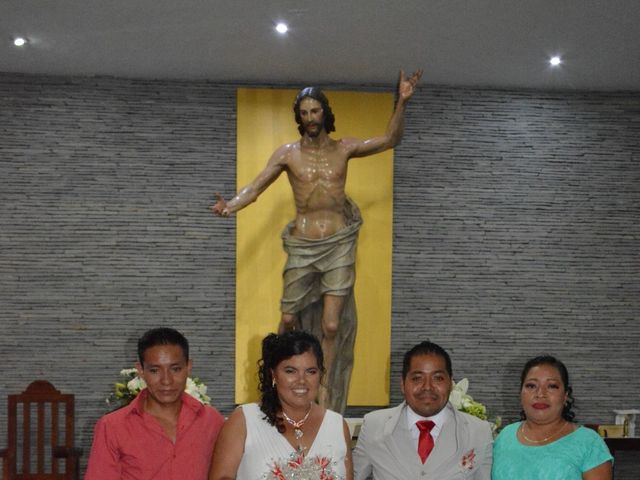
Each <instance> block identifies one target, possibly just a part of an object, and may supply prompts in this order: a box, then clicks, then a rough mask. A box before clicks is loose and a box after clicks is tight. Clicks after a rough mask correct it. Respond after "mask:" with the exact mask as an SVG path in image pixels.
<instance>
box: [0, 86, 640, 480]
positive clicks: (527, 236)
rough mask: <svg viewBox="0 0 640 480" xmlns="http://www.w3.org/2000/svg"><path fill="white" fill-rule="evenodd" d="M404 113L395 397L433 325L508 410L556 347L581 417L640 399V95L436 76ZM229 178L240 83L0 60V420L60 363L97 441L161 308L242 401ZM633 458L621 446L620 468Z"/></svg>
mask: <svg viewBox="0 0 640 480" xmlns="http://www.w3.org/2000/svg"><path fill="white" fill-rule="evenodd" d="M351 88H363V89H371V88H366V87H351ZM407 117H408V118H407V127H406V132H405V139H404V142H403V143H402V145H400V146H399V147H398V148H397V149H396V153H395V181H394V185H395V186H394V189H395V198H394V218H395V223H394V258H393V262H394V268H393V272H394V273H393V275H394V278H393V282H394V283H393V285H394V292H393V320H392V358H391V364H392V370H391V375H392V403H397V402H399V401H400V399H401V398H400V392H399V390H398V388H397V386H396V385H397V379H398V378H399V375H400V373H399V372H400V368H401V360H402V354H403V352H404V351H405V350H406V349H407V348H408V347H410V346H411V345H413V344H414V343H415V342H416V340H417V339H422V338H427V337H428V338H431V339H432V340H434V341H436V342H438V343H440V344H442V345H443V346H444V347H445V348H447V349H448V350H449V351H450V353H451V354H452V357H453V361H454V373H455V376H456V378H462V377H468V378H469V379H470V382H471V393H472V394H473V395H474V397H475V398H476V399H478V400H480V401H482V402H484V403H485V404H487V406H488V408H489V410H490V412H491V413H494V414H501V415H502V416H503V417H505V418H507V419H509V420H512V419H514V418H516V417H517V413H518V410H519V408H518V375H519V370H520V368H521V366H522V365H523V363H524V362H525V361H526V359H528V358H529V357H531V356H533V355H536V354H539V353H542V352H549V353H553V354H556V355H557V356H558V357H560V358H561V359H563V360H564V361H565V362H566V363H567V365H568V367H569V370H570V373H571V374H572V380H573V384H574V391H575V396H576V398H577V407H578V409H577V412H578V418H579V419H580V420H581V421H583V422H587V423H590V422H609V421H611V420H612V418H613V414H612V413H611V410H612V409H614V408H638V407H640V404H638V392H639V391H640V375H639V374H638V366H639V360H640V349H638V343H639V340H640V327H639V326H638V322H637V320H638V314H639V312H640V281H639V278H638V275H639V271H640V255H639V254H638V240H639V237H640V222H639V220H640V218H639V217H640V165H639V160H640V140H638V139H639V138H640V94H638V93H580V92H578V93H575V92H552V93H550V92H539V91H520V90H512V91H511V90H486V89H454V88H447V87H432V86H428V87H423V88H422V89H421V90H420V92H419V93H418V94H417V96H416V98H415V99H414V101H413V102H412V104H411V106H410V108H409V111H408V114H407ZM337 120H338V122H339V119H337ZM372 133H376V132H372ZM292 136H295V129H294V128H293V127H292ZM265 161H266V159H265ZM355 161H358V160H355ZM233 185H235V86H234V85H218V84H212V83H207V82H170V81H143V80H126V79H109V78H98V79H94V78H64V77H44V76H23V75H14V74H0V333H1V335H0V364H2V365H3V367H4V368H3V373H4V375H2V379H0V425H2V429H1V430H2V431H4V430H5V427H4V426H5V425H6V396H7V394H9V393H13V392H19V391H22V390H23V389H24V388H25V387H26V385H27V384H28V383H29V382H30V381H32V380H33V379H36V378H46V379H48V380H50V381H51V382H52V383H54V385H56V386H57V387H58V388H59V389H61V390H63V391H65V392H72V393H74V394H75V395H76V401H77V407H76V412H77V417H78V421H77V427H76V434H77V443H78V444H79V445H80V446H82V447H84V448H85V452H87V453H88V450H89V446H90V443H91V437H92V429H93V424H94V423H95V420H96V419H97V418H98V417H99V416H100V415H102V414H103V413H105V411H106V405H105V404H104V397H106V395H107V394H108V393H109V391H110V386H111V385H112V383H113V381H115V379H116V376H117V373H118V371H119V370H120V369H121V368H124V367H127V366H129V365H131V364H132V363H133V361H134V360H135V358H134V350H135V341H136V339H137V337H138V336H139V335H140V334H141V333H142V332H143V331H144V330H146V329H147V328H150V327H152V326H158V325H166V326H174V327H176V328H178V329H180V330H181V331H183V332H184V333H185V335H186V336H187V337H188V338H189V340H190V342H191V344H192V351H193V359H194V365H195V367H194V368H195V373H196V374H197V375H198V376H200V377H201V378H202V379H203V380H204V381H205V382H206V383H207V384H208V385H209V386H210V390H211V394H212V397H213V400H214V403H215V404H216V405H217V406H218V407H219V409H220V410H221V411H222V412H223V413H225V414H228V413H229V412H230V411H231V409H232V408H233V406H234V405H233V381H234V377H233V375H234V372H233V351H234V332H233V328H234V327H233V324H234V278H235V274H234V268H235V267H234V265H235V251H234V245H235V224H234V221H233V220H229V221H224V220H220V219H213V218H211V216H210V214H209V212H208V211H207V206H208V205H209V204H210V203H211V200H212V199H213V192H215V191H221V192H227V193H229V192H230V191H231V190H232V187H233ZM364 228H366V219H365V227H364ZM361 334H365V335H366V332H361ZM368 410H369V409H366V408H360V407H359V408H351V409H350V410H349V411H348V414H349V415H360V414H362V413H364V412H365V411H368ZM639 428H640V426H639ZM1 435H4V433H2V432H0V446H4V444H5V443H4V442H5V440H4V438H3V437H1ZM85 461H86V458H85ZM637 467H638V464H637V461H636V464H635V465H634V464H633V461H632V460H631V457H630V456H625V457H621V462H620V465H619V469H618V472H617V473H618V474H619V475H618V476H617V478H625V475H629V476H628V478H634V477H632V473H631V472H633V471H634V469H635V468H637Z"/></svg>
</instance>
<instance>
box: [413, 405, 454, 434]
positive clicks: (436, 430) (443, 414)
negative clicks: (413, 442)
mask: <svg viewBox="0 0 640 480" xmlns="http://www.w3.org/2000/svg"><path fill="white" fill-rule="evenodd" d="M447 407H448V404H447V405H445V406H444V408H443V409H442V410H440V411H439V412H438V413H436V414H435V415H433V416H431V417H423V416H422V415H418V414H417V413H416V412H414V411H413V409H412V408H411V407H410V406H409V405H408V404H407V408H405V411H406V419H407V428H408V429H409V431H410V432H411V436H413V437H414V438H418V436H419V435H420V431H419V430H418V427H417V426H416V422H417V421H419V420H431V421H432V422H433V423H435V426H434V427H433V429H431V436H432V437H433V439H434V440H435V439H436V438H438V435H440V431H441V430H442V427H443V426H444V424H445V422H446V421H447V420H448V419H449V417H450V416H451V412H449V409H448V408H447Z"/></svg>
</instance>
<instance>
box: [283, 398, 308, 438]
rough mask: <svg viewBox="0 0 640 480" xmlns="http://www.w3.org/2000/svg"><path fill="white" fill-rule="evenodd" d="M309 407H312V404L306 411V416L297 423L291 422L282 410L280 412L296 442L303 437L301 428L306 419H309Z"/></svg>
mask: <svg viewBox="0 0 640 480" xmlns="http://www.w3.org/2000/svg"><path fill="white" fill-rule="evenodd" d="M311 407H313V403H312V404H311V405H309V410H308V411H307V414H306V415H305V416H304V417H303V418H302V420H298V421H297V422H296V421H295V420H292V419H291V418H290V417H289V415H287V414H286V413H284V410H282V416H283V417H284V419H285V420H286V421H287V423H288V424H289V425H291V426H292V427H293V434H294V435H295V437H296V440H300V439H301V438H302V436H303V435H304V432H303V431H302V430H301V429H302V426H303V425H304V422H306V421H307V419H308V418H309V414H310V413H311Z"/></svg>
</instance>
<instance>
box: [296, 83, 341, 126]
mask: <svg viewBox="0 0 640 480" xmlns="http://www.w3.org/2000/svg"><path fill="white" fill-rule="evenodd" d="M307 97H309V98H313V99H314V100H317V101H318V102H320V105H322V114H323V118H324V125H323V126H324V131H325V132H327V133H331V132H335V130H336V127H335V122H336V117H335V116H334V115H333V112H332V111H331V107H330V106H329V100H328V99H327V97H325V95H324V93H322V90H320V88H319V87H306V88H303V89H302V90H300V93H298V95H297V96H296V101H295V102H293V112H294V113H295V115H296V123H297V124H298V131H299V132H300V135H304V127H303V126H302V119H301V118H300V102H301V101H302V100H303V99H304V98H307Z"/></svg>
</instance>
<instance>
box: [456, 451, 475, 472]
mask: <svg viewBox="0 0 640 480" xmlns="http://www.w3.org/2000/svg"><path fill="white" fill-rule="evenodd" d="M475 460H476V452H475V451H474V450H473V448H472V449H471V450H469V451H468V452H467V453H465V454H464V455H463V456H462V462H461V463H460V465H461V466H462V469H463V470H472V469H473V464H474V462H475Z"/></svg>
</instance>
